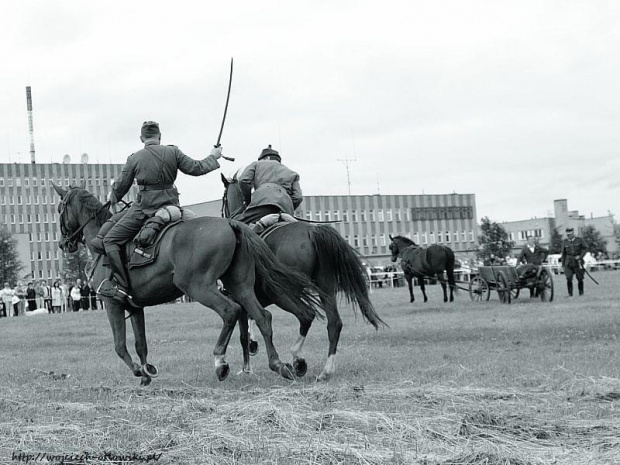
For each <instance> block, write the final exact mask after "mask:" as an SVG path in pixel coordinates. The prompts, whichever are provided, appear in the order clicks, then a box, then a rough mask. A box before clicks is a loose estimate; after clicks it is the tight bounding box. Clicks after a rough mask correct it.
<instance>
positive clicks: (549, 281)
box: [536, 269, 553, 302]
mask: <svg viewBox="0 0 620 465" xmlns="http://www.w3.org/2000/svg"><path fill="white" fill-rule="evenodd" d="M536 289H537V290H538V295H539V296H540V300H542V301H543V302H551V301H553V278H552V277H551V273H549V271H548V270H546V269H543V270H541V271H540V275H539V276H538V283H537V284H536Z"/></svg>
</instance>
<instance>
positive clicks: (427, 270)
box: [390, 236, 456, 302]
mask: <svg viewBox="0 0 620 465" xmlns="http://www.w3.org/2000/svg"><path fill="white" fill-rule="evenodd" d="M390 239H391V240H392V242H391V243H390V251H391V252H392V261H393V262H395V261H396V260H397V259H398V257H400V258H401V261H400V266H401V268H402V269H403V272H404V273H405V279H406V280H407V284H408V285H409V295H410V296H411V300H410V302H413V301H414V300H415V298H414V297H413V278H414V277H416V278H418V282H419V283H420V289H421V290H422V294H424V302H428V297H426V288H425V287H424V279H427V278H434V277H437V278H438V279H439V282H441V288H442V289H443V301H444V302H447V301H448V294H447V290H446V281H445V280H444V279H443V272H444V270H445V271H446V274H447V275H448V284H449V285H450V302H453V301H454V292H455V291H456V283H455V281H454V252H453V251H452V249H451V248H450V247H446V246H445V245H436V244H433V245H431V246H430V247H427V248H425V247H420V246H418V245H417V244H416V243H415V242H413V241H412V240H411V239H408V238H406V237H403V236H395V237H392V236H390Z"/></svg>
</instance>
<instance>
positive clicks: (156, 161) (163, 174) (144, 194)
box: [113, 141, 220, 216]
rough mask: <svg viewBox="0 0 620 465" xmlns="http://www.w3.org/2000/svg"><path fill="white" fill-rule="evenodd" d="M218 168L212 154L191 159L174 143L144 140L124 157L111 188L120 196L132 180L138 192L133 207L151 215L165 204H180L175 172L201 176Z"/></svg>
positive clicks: (218, 165) (121, 196) (127, 189)
mask: <svg viewBox="0 0 620 465" xmlns="http://www.w3.org/2000/svg"><path fill="white" fill-rule="evenodd" d="M219 167H220V164H219V163H218V161H217V159H216V158H215V157H213V156H212V155H209V156H208V157H207V158H205V159H203V160H194V159H192V158H190V157H188V156H187V155H185V154H184V153H183V152H181V150H179V148H178V147H176V146H174V145H160V144H159V143H157V142H155V141H147V143H146V144H145V145H144V148H143V149H142V150H138V151H137V152H136V153H134V154H133V155H131V156H130V157H129V158H128V159H127V163H125V166H124V167H123V170H122V172H121V175H120V179H117V181H116V182H115V184H114V188H113V190H114V194H115V195H116V198H117V199H122V198H123V196H124V195H125V194H126V193H127V192H128V191H129V188H130V187H131V185H132V183H133V181H134V179H135V180H136V182H137V183H138V188H139V189H140V192H139V194H138V198H137V200H136V202H135V203H134V205H133V206H132V207H133V208H134V210H135V209H140V210H142V211H143V212H144V213H145V214H146V215H148V216H151V215H153V214H154V213H155V212H156V211H157V210H159V209H160V208H161V207H164V206H166V205H176V206H179V193H178V191H177V189H176V187H174V181H175V180H176V178H177V173H178V171H181V172H183V173H185V174H189V175H191V176H200V175H202V174H206V173H208V172H210V171H213V170H215V169H217V168H219Z"/></svg>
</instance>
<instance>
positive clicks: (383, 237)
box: [381, 234, 386, 246]
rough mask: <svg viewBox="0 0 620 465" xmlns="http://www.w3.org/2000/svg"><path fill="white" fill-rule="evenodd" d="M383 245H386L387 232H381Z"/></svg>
mask: <svg viewBox="0 0 620 465" xmlns="http://www.w3.org/2000/svg"><path fill="white" fill-rule="evenodd" d="M381 245H383V246H384V245H386V239H385V234H381Z"/></svg>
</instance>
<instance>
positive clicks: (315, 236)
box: [222, 175, 385, 381]
mask: <svg viewBox="0 0 620 465" xmlns="http://www.w3.org/2000/svg"><path fill="white" fill-rule="evenodd" d="M222 182H223V183H224V186H225V188H226V189H225V191H224V197H223V199H222V216H224V217H226V218H236V217H239V216H240V215H241V214H242V213H243V211H244V210H245V205H244V198H243V194H242V192H241V189H240V187H239V183H238V180H237V177H236V175H235V176H234V177H233V178H232V179H227V178H226V177H225V176H224V175H222ZM265 242H266V244H267V245H268V246H269V248H270V249H271V250H272V251H273V252H274V253H275V255H276V257H278V259H279V260H280V261H281V262H282V263H284V264H285V265H288V266H289V267H291V268H294V269H296V270H297V271H300V272H301V273H303V274H304V275H306V276H308V277H309V278H310V279H312V281H313V282H314V283H315V284H316V286H317V287H318V288H319V289H320V290H321V291H322V294H321V296H320V298H321V302H322V304H323V305H322V308H323V310H324V311H325V314H326V315H327V334H328V337H329V350H328V353H327V361H326V363H325V366H324V367H323V371H322V372H321V373H320V374H319V376H318V377H317V380H318V381H326V380H328V379H329V378H331V376H332V375H333V374H334V372H335V371H336V350H337V348H338V341H339V339H340V332H341V331H342V319H341V318H340V314H339V313H338V299H337V294H338V293H342V294H343V295H344V296H345V297H346V299H347V301H348V303H350V304H354V309H355V305H356V306H357V307H359V308H360V310H361V313H362V316H363V317H364V320H365V321H366V322H368V323H370V324H371V325H373V326H374V327H375V328H376V329H378V328H379V325H385V323H384V322H383V320H381V318H380V317H379V315H377V313H376V312H375V309H374V307H373V305H372V303H371V302H370V299H369V297H368V287H367V283H366V280H367V273H366V268H365V267H364V265H363V263H362V261H361V260H360V258H359V256H358V255H357V252H356V251H355V250H354V249H353V248H351V246H350V245H349V244H348V243H347V242H346V241H345V240H344V239H343V238H342V237H341V236H340V235H339V234H338V233H337V232H336V230H334V228H332V227H331V226H327V225H315V224H310V223H306V222H296V223H288V224H287V225H286V226H283V227H280V228H278V229H275V230H274V231H273V232H271V233H270V234H269V235H268V236H267V237H266V238H265ZM257 284H259V280H257ZM256 293H257V295H258V298H259V300H260V302H261V304H263V305H264V306H269V305H271V304H273V303H275V304H276V305H278V306H279V307H280V308H282V309H283V310H287V311H288V309H287V308H285V307H282V306H281V305H279V304H278V302H276V301H274V299H273V295H268V294H265V293H264V292H262V291H261V290H260V288H257V292H256ZM311 324H312V322H309V323H307V322H304V321H301V320H299V339H298V340H297V341H296V342H295V344H294V345H293V347H291V352H292V354H293V361H295V360H296V359H297V358H298V357H299V356H300V354H301V350H302V348H303V344H304V341H305V339H306V336H307V334H308V331H309V330H310V325H311ZM294 366H295V363H294Z"/></svg>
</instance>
